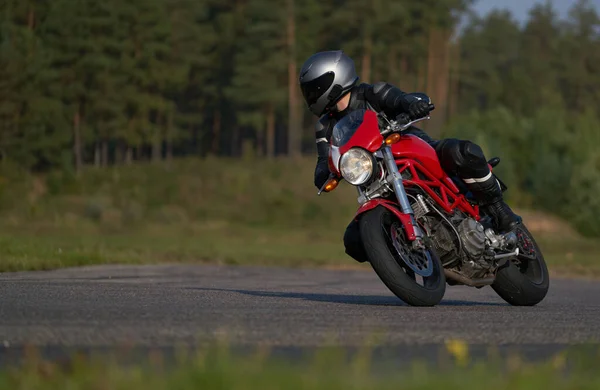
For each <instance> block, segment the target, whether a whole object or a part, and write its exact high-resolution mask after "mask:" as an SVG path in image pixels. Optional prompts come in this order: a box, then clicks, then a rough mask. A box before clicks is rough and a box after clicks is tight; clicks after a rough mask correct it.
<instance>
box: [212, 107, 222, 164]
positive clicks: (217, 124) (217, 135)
mask: <svg viewBox="0 0 600 390" xmlns="http://www.w3.org/2000/svg"><path fill="white" fill-rule="evenodd" d="M212 130H213V139H212V146H211V148H210V151H211V153H212V154H214V155H218V154H219V143H220V139H221V110H219V109H218V108H217V109H215V114H214V118H213V128H212Z"/></svg>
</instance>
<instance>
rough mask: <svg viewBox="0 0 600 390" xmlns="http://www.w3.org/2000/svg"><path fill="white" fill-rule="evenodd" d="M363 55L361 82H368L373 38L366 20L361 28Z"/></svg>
mask: <svg viewBox="0 0 600 390" xmlns="http://www.w3.org/2000/svg"><path fill="white" fill-rule="evenodd" d="M363 34H364V35H363V57H362V72H361V73H362V74H361V76H360V77H361V79H362V82H363V83H368V82H369V79H370V77H371V57H372V52H373V39H372V37H371V27H370V24H369V23H368V22H367V23H365V24H364V28H363Z"/></svg>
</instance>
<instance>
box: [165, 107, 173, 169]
mask: <svg viewBox="0 0 600 390" xmlns="http://www.w3.org/2000/svg"><path fill="white" fill-rule="evenodd" d="M173 116H174V114H173V110H170V111H169V117H168V119H167V135H166V137H165V140H166V143H167V145H166V149H167V150H166V153H167V157H166V158H167V161H168V162H171V161H172V160H173Z"/></svg>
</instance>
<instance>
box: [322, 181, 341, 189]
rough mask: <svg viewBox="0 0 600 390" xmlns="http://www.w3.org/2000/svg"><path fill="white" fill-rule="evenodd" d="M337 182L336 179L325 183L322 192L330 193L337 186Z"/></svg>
mask: <svg viewBox="0 0 600 390" xmlns="http://www.w3.org/2000/svg"><path fill="white" fill-rule="evenodd" d="M338 184H339V182H338V181H337V179H331V180H329V181H328V182H327V184H325V188H324V189H323V191H324V192H331V191H333V190H335V188H336V187H337V186H338Z"/></svg>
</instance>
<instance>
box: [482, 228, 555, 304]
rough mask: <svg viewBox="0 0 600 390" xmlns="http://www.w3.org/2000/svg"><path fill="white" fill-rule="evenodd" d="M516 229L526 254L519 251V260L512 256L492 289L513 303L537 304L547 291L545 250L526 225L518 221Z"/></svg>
mask: <svg viewBox="0 0 600 390" xmlns="http://www.w3.org/2000/svg"><path fill="white" fill-rule="evenodd" d="M515 233H516V234H517V237H518V239H519V244H518V246H519V252H520V253H522V254H524V255H525V256H522V255H519V258H520V259H518V261H517V262H515V261H513V260H509V264H508V265H507V266H505V267H503V268H502V269H500V270H499V271H498V273H497V274H496V280H495V281H494V283H493V284H492V289H494V291H495V292H496V293H497V294H498V295H499V296H500V297H501V298H502V299H504V300H505V301H506V302H508V303H510V304H511V305H513V306H534V305H537V304H538V303H540V302H541V301H542V300H543V299H544V298H545V297H546V294H547V293H548V289H549V287H550V276H549V275H548V268H547V266H546V262H545V260H544V256H543V255H542V251H541V250H540V248H539V247H538V245H537V243H536V242H535V239H534V238H533V236H532V235H531V233H530V232H529V230H527V228H526V227H525V225H523V224H521V225H519V226H518V227H517V228H516V230H515ZM523 240H525V241H523ZM523 245H525V247H523ZM533 255H535V256H534V257H535V258H532V257H533ZM526 257H530V258H529V259H527V258H526ZM515 260H517V259H515Z"/></svg>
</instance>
